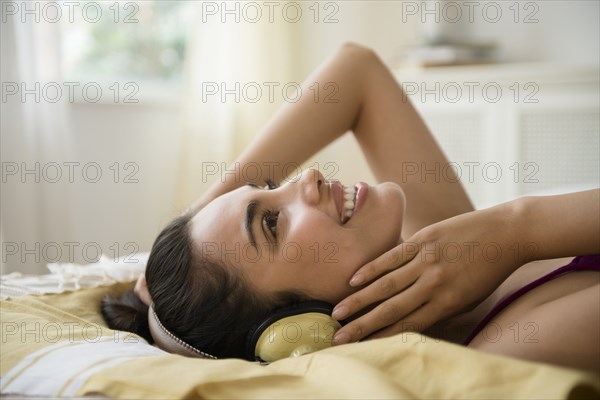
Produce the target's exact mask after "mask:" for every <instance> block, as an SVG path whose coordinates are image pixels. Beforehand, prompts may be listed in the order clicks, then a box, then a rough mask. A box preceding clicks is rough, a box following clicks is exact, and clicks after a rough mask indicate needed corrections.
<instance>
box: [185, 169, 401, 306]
mask: <svg viewBox="0 0 600 400" xmlns="http://www.w3.org/2000/svg"><path fill="white" fill-rule="evenodd" d="M356 186H357V187H358V191H355V192H356V196H355V194H354V193H352V189H350V188H351V187H352V186H350V187H347V189H346V191H345V190H344V186H342V184H341V183H340V182H337V181H326V180H325V178H324V177H323V176H322V175H321V173H320V172H318V171H317V170H314V169H308V170H306V171H304V172H303V173H302V175H301V176H300V177H297V178H295V179H294V180H291V181H290V182H286V183H285V184H283V185H282V186H280V187H275V188H273V187H271V188H269V187H264V188H262V187H261V188H258V187H252V186H249V185H247V186H243V187H241V188H238V189H236V190H234V191H231V192H229V193H226V194H224V195H222V196H220V197H218V198H216V199H215V200H213V201H212V202H211V203H209V204H208V205H206V206H205V207H204V208H203V209H201V210H200V211H199V212H198V213H197V214H196V215H195V216H194V217H193V218H192V229H191V232H192V240H193V242H194V249H195V251H196V252H197V254H199V256H200V257H206V258H207V259H208V260H212V261H217V262H221V263H224V264H225V265H232V266H234V267H236V268H239V269H240V270H241V271H242V272H243V273H244V274H245V275H246V277H247V278H248V279H249V280H250V281H251V282H252V283H253V284H254V285H255V286H256V287H257V288H258V290H259V291H261V292H262V293H274V292H278V291H289V290H293V291H300V292H303V293H304V294H306V295H307V296H308V297H310V298H311V299H316V300H323V301H327V302H329V303H331V304H336V303H338V302H339V301H341V300H342V299H343V298H345V297H346V296H348V295H350V294H351V293H353V292H355V291H356V290H357V289H356V288H352V287H351V286H350V285H349V284H348V282H349V280H350V278H351V277H352V275H353V274H354V272H356V271H357V270H358V269H359V268H360V267H362V266H363V265H364V264H366V263H367V262H369V261H371V260H373V259H374V258H376V257H378V256H379V255H381V254H382V253H384V252H385V251H387V250H389V249H391V248H392V247H394V246H396V245H397V244H398V243H399V242H400V241H401V238H400V232H401V230H402V217H403V214H404V209H405V200H404V193H403V191H402V189H401V188H400V186H398V185H397V184H395V183H390V182H387V183H382V184H380V185H377V186H367V185H365V184H364V183H359V184H357V185H356ZM355 197H356V198H355ZM353 199H354V204H352V202H353ZM352 207H354V210H353V213H352V216H351V217H350V219H349V220H347V217H342V215H346V214H349V213H348V210H349V209H350V208H352ZM346 220H347V221H346Z"/></svg>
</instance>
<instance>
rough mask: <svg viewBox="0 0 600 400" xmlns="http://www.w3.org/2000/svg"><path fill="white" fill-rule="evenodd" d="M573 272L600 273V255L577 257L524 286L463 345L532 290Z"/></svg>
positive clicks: (478, 326) (493, 310)
mask: <svg viewBox="0 0 600 400" xmlns="http://www.w3.org/2000/svg"><path fill="white" fill-rule="evenodd" d="M573 271H600V254H594V255H591V256H578V257H575V258H574V259H573V260H572V261H571V262H570V263H569V264H567V265H565V266H562V267H560V268H558V269H556V270H554V271H552V272H550V273H549V274H546V275H544V276H542V277H541V278H539V279H536V280H535V281H533V282H531V283H529V284H527V285H525V286H523V287H522V288H521V289H519V290H517V291H516V292H514V293H513V294H511V295H510V296H508V297H507V298H505V299H504V300H502V301H501V302H500V303H498V304H496V305H495V306H494V308H493V309H492V310H491V311H490V312H489V313H488V314H487V315H486V316H485V317H484V318H483V319H482V320H481V322H479V324H477V326H476V327H475V329H473V331H472V332H471V334H470V335H469V336H468V337H467V339H466V340H465V341H464V342H463V345H465V346H466V345H468V344H469V343H470V342H471V340H473V339H474V338H475V336H477V334H478V333H479V332H481V330H482V329H483V327H484V326H485V325H487V323H488V322H490V320H491V319H492V318H494V317H495V316H496V315H498V313H499V312H500V311H502V310H503V309H504V308H506V307H507V306H508V305H509V304H510V303H512V302H513V301H515V300H516V299H518V298H519V297H521V296H522V295H524V294H525V293H527V292H529V291H530V290H531V289H533V288H535V287H538V286H540V285H541V284H543V283H546V282H548V281H550V280H552V279H554V278H556V277H557V276H559V275H562V274H565V273H567V272H573Z"/></svg>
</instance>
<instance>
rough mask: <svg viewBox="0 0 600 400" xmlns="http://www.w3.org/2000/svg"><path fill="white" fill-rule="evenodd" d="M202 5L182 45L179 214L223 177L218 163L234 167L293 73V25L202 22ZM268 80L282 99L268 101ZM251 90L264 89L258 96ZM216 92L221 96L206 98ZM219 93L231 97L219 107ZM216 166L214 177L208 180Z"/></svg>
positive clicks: (283, 22) (214, 19) (229, 21)
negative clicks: (184, 52) (184, 56)
mask: <svg viewBox="0 0 600 400" xmlns="http://www.w3.org/2000/svg"><path fill="white" fill-rule="evenodd" d="M199 3H201V2H198V4H196V3H194V4H195V9H194V11H195V13H194V14H193V15H194V17H193V19H192V22H191V26H192V29H191V31H190V34H189V40H188V47H187V50H188V53H187V65H186V75H187V76H186V82H187V85H186V95H185V106H184V107H185V110H184V124H183V126H184V129H185V132H184V135H183V148H182V157H181V163H180V173H179V174H178V177H179V190H178V197H179V198H178V199H177V203H178V205H179V208H180V209H183V208H185V207H186V206H188V205H189V204H190V203H192V202H193V201H194V200H195V199H196V198H197V197H198V196H199V195H200V194H201V193H202V192H203V191H204V190H205V189H206V188H207V187H208V186H209V185H210V184H211V183H212V182H214V181H215V180H216V179H220V175H219V174H220V172H221V171H222V170H223V168H222V163H223V162H225V163H227V164H228V165H229V164H230V163H232V162H233V160H234V159H235V157H236V156H237V155H238V154H239V153H240V152H241V150H242V149H243V148H244V147H245V146H246V145H247V144H248V143H249V141H250V140H251V139H252V137H253V136H254V135H256V133H258V131H259V130H260V129H261V127H262V126H263V125H264V124H265V123H266V121H267V120H268V119H269V117H270V116H271V115H272V114H273V113H274V112H275V111H276V110H277V108H278V107H279V105H280V103H281V102H280V101H279V100H280V99H281V95H280V94H281V87H282V86H283V85H285V84H286V83H288V82H291V81H292V75H293V74H292V71H293V61H294V53H293V49H294V45H293V44H294V43H293V37H294V35H293V31H292V28H293V27H292V26H291V24H289V23H286V22H285V21H279V22H278V21H275V22H273V23H269V22H268V20H267V19H265V18H263V19H262V20H261V21H260V22H258V23H248V22H247V21H243V20H242V21H240V22H239V23H236V22H235V21H234V20H233V19H232V18H231V17H229V18H228V20H227V21H226V22H225V23H223V22H221V19H220V18H219V17H218V16H214V17H210V18H208V17H207V16H206V15H204V16H203V15H202V10H201V5H200V4H199ZM236 3H238V5H239V4H243V2H236ZM231 7H233V5H231ZM203 17H204V18H205V21H203V20H202V18H203ZM265 82H275V83H276V84H277V85H279V86H278V87H277V89H276V92H277V91H279V92H278V93H279V94H278V95H277V96H274V98H273V99H270V98H269V96H268V87H267V86H266V85H265ZM236 85H237V86H236ZM267 85H268V84H267ZM244 87H246V89H247V91H246V92H244ZM238 88H239V89H238ZM256 88H260V90H262V94H261V95H260V96H258V97H257V93H258V92H257V91H256V90H255V89H256ZM215 90H217V91H218V92H217V93H216V94H214V95H211V94H210V93H212V92H214V91H215ZM224 91H230V92H228V93H229V94H227V95H226V96H225V99H224V101H223V99H222V98H221V95H222V94H223V93H224ZM236 95H238V96H239V102H236V99H235V96H236ZM257 99H258V100H257ZM209 164H210V165H209ZM214 166H217V168H218V171H217V174H214V175H213V174H212V173H211V174H208V172H210V168H213V167H214Z"/></svg>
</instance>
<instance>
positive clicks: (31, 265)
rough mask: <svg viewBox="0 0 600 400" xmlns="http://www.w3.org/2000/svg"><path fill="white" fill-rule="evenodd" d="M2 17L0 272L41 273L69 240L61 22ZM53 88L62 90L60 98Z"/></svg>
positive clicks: (65, 112)
mask: <svg viewBox="0 0 600 400" xmlns="http://www.w3.org/2000/svg"><path fill="white" fill-rule="evenodd" d="M6 17H7V18H6V22H4V21H3V23H2V39H1V40H2V42H1V43H2V57H1V58H2V85H3V91H2V92H3V96H4V97H5V98H3V99H2V103H1V107H2V129H1V141H2V146H1V155H2V173H3V177H2V183H1V184H2V190H1V204H2V206H1V207H2V208H1V219H0V221H1V222H0V224H1V226H0V231H1V232H2V273H7V272H13V271H19V272H22V273H43V272H46V271H47V270H46V268H45V265H46V263H47V261H49V260H50V261H52V260H54V259H55V258H56V257H57V251H56V250H57V249H58V248H60V250H61V251H62V250H63V249H64V246H63V243H64V242H68V241H69V240H72V239H73V238H72V237H70V236H69V235H70V229H71V221H70V220H69V213H68V210H69V204H68V203H69V191H70V188H69V181H68V179H66V177H65V176H64V174H65V172H66V169H65V165H64V162H68V161H70V160H71V158H70V157H71V155H72V152H71V150H70V143H71V141H70V140H69V135H70V133H69V127H68V118H67V116H68V115H67V112H68V103H67V102H68V95H67V94H66V93H65V86H64V82H63V79H62V75H61V58H60V31H59V24H57V23H48V22H44V20H41V21H40V22H38V23H36V22H35V21H34V20H33V18H29V19H27V20H26V22H24V23H23V22H21V20H20V18H19V16H18V15H16V16H10V15H7V16H6ZM57 86H59V87H61V88H62V90H63V92H62V96H60V97H58V96H57V93H58V92H57V91H56V87H57ZM15 90H16V91H17V92H16V93H15V94H11V93H13V92H15ZM24 91H30V92H24ZM23 93H29V94H25V95H24V94H23ZM59 168H60V170H59ZM24 172H26V173H25V174H24V175H23V173H24ZM57 173H61V174H62V177H61V178H60V179H59V180H57ZM53 182H54V183H53ZM54 244H56V245H54ZM44 250H45V251H44Z"/></svg>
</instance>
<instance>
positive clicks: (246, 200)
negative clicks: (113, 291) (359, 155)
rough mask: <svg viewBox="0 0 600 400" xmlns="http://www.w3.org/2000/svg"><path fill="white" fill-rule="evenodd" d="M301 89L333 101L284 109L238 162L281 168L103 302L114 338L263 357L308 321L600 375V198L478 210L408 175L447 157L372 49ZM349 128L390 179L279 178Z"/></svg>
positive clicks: (163, 250)
mask: <svg viewBox="0 0 600 400" xmlns="http://www.w3.org/2000/svg"><path fill="white" fill-rule="evenodd" d="M307 82H308V84H310V83H311V82H312V83H314V82H319V83H321V84H325V83H327V82H333V83H335V85H336V88H337V90H338V92H337V94H336V98H337V100H338V101H336V102H325V101H315V99H314V98H313V97H310V96H304V97H303V98H301V99H300V100H299V101H298V102H296V103H288V104H286V105H285V106H284V107H283V108H282V109H281V110H279V112H278V113H277V114H276V115H275V117H274V118H273V119H272V121H270V123H269V124H268V125H267V126H266V127H265V128H264V130H263V131H262V132H261V134H260V135H259V136H258V137H257V138H256V139H255V140H254V142H253V143H252V144H251V145H250V146H249V148H247V149H246V151H245V152H243V154H242V155H241V156H240V157H239V159H238V160H237V163H239V164H238V165H239V166H240V168H238V169H239V170H240V171H243V170H244V167H245V166H248V165H251V164H252V165H259V166H263V165H270V166H272V167H271V168H263V169H262V171H261V174H262V176H258V177H257V178H256V179H255V180H254V181H251V182H246V181H245V180H244V179H242V178H241V177H240V176H234V175H232V174H228V175H227V178H226V179H225V180H223V181H220V182H217V183H216V184H214V185H213V186H212V187H211V188H210V190H209V191H208V192H206V193H205V194H204V195H203V196H202V197H201V198H200V199H199V200H198V201H197V202H196V203H195V204H194V205H192V206H191V207H190V208H189V209H188V210H187V211H186V212H184V213H183V214H182V215H180V216H178V217H177V218H175V219H174V220H173V221H172V222H171V223H169V224H168V225H167V227H166V228H164V230H163V231H162V232H161V233H160V234H159V236H158V238H157V239H156V241H155V242H154V245H153V247H152V250H151V253H150V257H149V260H148V264H147V267H146V273H145V276H142V277H140V280H139V281H138V283H137V285H136V288H135V290H132V291H129V292H127V293H125V294H124V295H123V296H122V297H121V298H118V299H115V298H112V297H106V298H105V299H104V300H103V303H102V310H103V315H104V317H105V318H106V320H107V321H108V324H109V326H110V327H111V328H114V329H121V330H128V331H132V332H135V333H138V334H139V335H141V336H143V337H144V338H146V339H147V340H149V341H150V342H156V343H157V344H158V345H159V346H160V347H162V348H164V349H166V350H168V351H173V352H176V353H180V354H189V355H196V356H204V357H215V358H228V357H237V358H246V359H249V360H256V359H266V358H267V356H263V355H261V354H262V353H261V354H259V350H258V348H259V347H260V346H259V344H260V343H263V344H264V343H267V344H266V345H268V344H269V343H272V342H276V341H277V340H278V335H279V336H285V337H286V340H285V342H287V343H292V344H293V343H296V342H297V341H298V338H297V336H298V332H293V333H290V332H287V336H286V332H283V333H282V332H281V331H277V332H279V333H276V331H271V332H270V333H266V334H265V333H264V332H267V330H265V327H266V326H269V325H270V324H273V322H274V321H276V320H277V319H275V320H274V319H272V317H273V315H277V316H278V318H281V317H282V316H283V317H288V316H290V315H294V314H298V313H300V314H302V313H304V314H305V315H307V314H306V313H308V312H311V313H309V314H308V315H313V314H316V315H319V314H320V315H321V316H325V317H327V318H328V319H329V321H330V322H329V323H328V324H329V325H328V326H329V327H330V328H331V329H330V331H329V332H328V335H329V339H330V340H329V342H330V343H329V344H328V345H329V346H330V345H334V346H335V345H341V344H344V343H351V342H356V341H360V340H364V339H373V338H379V337H385V336H391V335H395V334H398V333H401V332H406V331H413V332H415V331H416V332H421V333H423V334H425V335H426V336H429V337H431V338H432V340H433V338H435V339H441V340H446V341H451V342H454V343H457V344H462V345H464V346H468V347H471V348H473V349H478V350H481V351H485V352H491V353H498V354H504V355H508V356H513V357H518V358H522V359H527V360H533V361H539V362H545V363H551V364H555V365H560V366H565V367H572V368H578V369H584V370H589V371H592V372H594V373H596V374H600V340H599V338H600V331H599V330H600V321H599V320H600V255H599V254H598V253H600V191H599V190H590V191H585V192H579V193H570V194H564V195H557V196H543V197H524V198H520V199H517V200H514V201H510V202H507V203H504V204H500V205H497V206H494V207H491V208H487V209H483V210H477V211H475V210H474V209H473V206H472V204H471V202H470V200H469V198H468V196H467V194H466V192H465V190H464V188H463V186H462V185H461V183H460V181H459V179H458V178H456V177H455V176H451V178H452V179H441V180H439V179H438V180H437V181H436V179H435V177H434V176H431V175H424V176H422V175H421V174H420V173H416V174H406V173H404V172H403V163H412V165H419V166H422V168H425V169H429V170H432V169H434V166H435V165H436V164H437V165H438V166H439V165H441V166H444V165H447V164H448V160H447V159H446V158H445V156H444V154H443V153H442V151H441V150H440V148H439V147H438V145H437V144H436V142H435V140H434V139H433V137H432V135H431V134H430V132H429V131H428V129H427V127H426V125H425V124H424V123H423V121H422V120H421V118H420V117H419V115H418V114H417V112H416V111H415V109H414V108H413V106H412V105H411V104H410V102H408V101H407V99H406V96H405V94H404V93H403V91H402V89H401V87H400V86H399V85H398V84H397V82H396V81H395V79H394V77H393V76H392V74H391V73H390V71H389V70H388V69H387V68H386V67H385V66H384V64H383V63H382V62H381V61H380V59H379V58H378V57H377V56H376V55H375V54H374V53H373V52H372V51H370V50H368V49H365V48H363V47H361V46H358V45H355V44H345V45H343V46H342V47H341V48H339V49H338V50H337V51H336V52H335V54H334V55H333V56H331V58H330V59H329V60H328V61H327V62H326V63H325V64H324V65H323V66H321V67H320V68H319V69H318V70H317V71H316V72H315V73H314V74H313V75H312V76H310V77H309V78H308V79H307ZM347 131H352V132H353V134H354V136H355V137H356V140H357V141H358V143H359V144H360V147H361V149H362V151H363V152H364V154H365V156H366V159H367V160H368V163H369V166H370V168H371V170H372V172H373V173H374V175H375V176H376V178H377V180H378V181H379V182H381V183H379V184H377V185H367V184H366V183H363V182H358V183H356V184H354V183H350V182H343V183H341V182H339V181H335V180H327V179H326V178H325V177H324V176H323V174H322V173H321V172H319V171H318V170H314V169H308V170H305V171H303V172H302V174H301V175H300V176H297V177H295V178H293V179H286V177H285V176H284V173H285V172H286V171H284V170H283V166H286V165H288V166H289V164H290V163H295V164H296V165H299V164H300V163H302V162H304V161H305V160H307V159H308V158H309V157H311V156H312V155H313V154H315V153H316V152H317V151H319V150H320V149H322V148H323V147H325V146H326V145H327V144H329V143H331V142H332V141H333V140H335V139H336V138H338V137H340V136H341V135H343V134H344V133H345V132H347ZM404 165H408V164H404ZM448 171H452V169H451V168H450V169H448ZM287 172H288V173H289V168H288V171H287ZM284 250H285V251H284ZM575 256H576V257H575ZM565 257H567V258H565ZM573 257H575V258H573ZM574 272H576V273H574ZM334 305H335V307H333V306H334ZM298 310H300V311H298ZM338 321H339V323H340V324H339V325H338ZM294 324H296V323H295V322H293V323H292V325H293V326H294V327H296V328H297V327H298V326H300V325H298V324H296V325H294ZM261 325H262V328H261V329H263V330H262V331H261V330H260V329H258V327H257V326H261ZM274 325H278V324H277V323H275V324H274ZM279 325H280V326H285V324H279ZM288 325H289V324H288ZM271 326H273V325H271ZM303 326H305V328H303V329H301V331H302V332H301V333H300V334H301V335H306V334H310V332H309V333H307V332H306V331H312V333H314V331H317V330H318V329H315V325H308V326H309V328H306V326H307V325H303ZM340 326H341V329H340ZM288 327H289V326H288ZM270 329H271V328H270ZM257 332H258V333H257ZM261 332H262V333H261ZM333 333H335V336H333ZM332 336H333V339H332ZM265 338H266V340H265ZM331 339H332V340H331ZM302 340H304V339H302ZM261 341H262V342H261ZM303 343H305V344H306V343H308V342H307V341H304V342H303ZM315 349H316V348H315V347H314V346H312V347H311V346H308V348H306V346H305V347H304V348H302V346H300V347H296V348H295V352H296V353H295V354H296V355H298V354H302V353H306V352H307V351H313V350H315ZM286 351H288V350H284V352H283V353H281V354H283V356H287V355H289V353H286ZM277 357H278V356H275V359H276V358H277Z"/></svg>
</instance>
